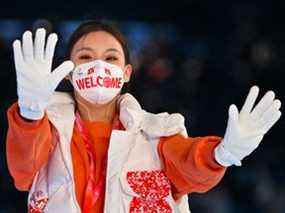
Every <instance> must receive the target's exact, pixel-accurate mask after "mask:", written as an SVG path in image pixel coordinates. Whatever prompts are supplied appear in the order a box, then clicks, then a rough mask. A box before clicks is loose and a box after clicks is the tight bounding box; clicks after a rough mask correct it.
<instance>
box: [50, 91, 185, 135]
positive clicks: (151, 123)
mask: <svg viewBox="0 0 285 213" xmlns="http://www.w3.org/2000/svg"><path fill="white" fill-rule="evenodd" d="M117 104H118V107H119V109H120V110H119V119H120V121H121V123H122V125H123V126H124V128H125V129H126V130H127V131H130V132H133V133H137V132H139V131H143V132H145V133H146V134H147V135H148V136H149V137H163V136H171V135H174V134H182V135H183V136H184V137H187V131H186V128H185V125H184V117H183V116H182V115H181V114H179V113H173V114H168V113H166V112H165V113H159V114H153V113H149V112H146V111H145V110H143V109H142V108H141V106H140V104H139V103H138V101H137V100H136V99H135V98H134V96H132V95H131V94H129V93H126V94H123V95H121V96H120V97H119V99H118V102H117ZM68 105H70V107H72V108H74V106H75V101H74V98H73V96H72V95H71V94H70V93H66V92H55V93H54V95H53V96H52V98H51V100H50V104H49V110H50V111H54V110H56V111H57V113H56V114H57V115H58V114H62V108H61V106H68ZM72 116H73V117H74V114H73V115H72Z"/></svg>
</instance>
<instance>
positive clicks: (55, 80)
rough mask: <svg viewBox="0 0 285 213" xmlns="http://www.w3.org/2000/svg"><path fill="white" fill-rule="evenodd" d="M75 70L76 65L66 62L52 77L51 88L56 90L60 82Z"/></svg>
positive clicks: (50, 79)
mask: <svg viewBox="0 0 285 213" xmlns="http://www.w3.org/2000/svg"><path fill="white" fill-rule="evenodd" d="M73 69H74V64H73V62H72V61H65V62H63V63H62V64H61V65H59V66H58V67H57V68H56V69H55V70H54V71H53V72H52V73H51V75H50V78H49V81H50V84H51V88H52V89H55V88H56V87H57V85H58V84H59V83H60V81H61V80H62V79H63V78H64V77H65V76H67V74H68V73H70V72H71V71H72V70H73Z"/></svg>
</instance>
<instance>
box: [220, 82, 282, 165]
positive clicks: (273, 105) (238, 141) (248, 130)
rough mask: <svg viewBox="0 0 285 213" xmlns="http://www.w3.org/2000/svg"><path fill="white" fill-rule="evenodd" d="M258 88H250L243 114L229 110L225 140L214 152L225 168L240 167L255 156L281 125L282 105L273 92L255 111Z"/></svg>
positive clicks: (231, 107) (261, 101)
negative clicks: (279, 124) (276, 126)
mask: <svg viewBox="0 0 285 213" xmlns="http://www.w3.org/2000/svg"><path fill="white" fill-rule="evenodd" d="M258 92H259V88H258V87H257V86H254V87H252V88H251V90H250V92H249V94H248V96H247V98H246V101H245V103H244V105H243V107H242V110H241V111H240V113H239V112H238V109H237V107H236V106H235V105H231V106H230V108H229V119H228V126H227V129H226V133H225V136H224V138H223V140H222V141H221V143H220V144H219V145H218V146H217V147H216V149H215V158H216V161H217V162H218V163H219V164H221V165H222V166H226V167H227V166H231V165H233V164H234V165H236V166H241V160H242V159H243V158H244V157H246V156H248V155H249V154H250V153H251V152H253V151H254V150H255V149H256V148H257V147H258V145H259V143H260V142H261V140H262V138H263V136H264V134H265V133H267V132H268V130H269V129H270V128H271V127H272V126H273V125H274V124H275V123H276V122H277V121H278V119H279V118H280V116H281V112H280V111H279V109H280V107H281V102H280V101H279V100H277V99H274V98H275V94H274V92H272V91H269V92H267V93H266V94H265V95H264V96H263V98H262V99H261V100H260V102H259V103H258V104H257V105H256V107H255V108H254V109H252V108H253V105H254V103H255V100H256V98H257V96H258Z"/></svg>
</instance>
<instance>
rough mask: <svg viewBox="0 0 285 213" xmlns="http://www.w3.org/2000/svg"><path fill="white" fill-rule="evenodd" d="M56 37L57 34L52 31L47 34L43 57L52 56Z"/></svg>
mask: <svg viewBox="0 0 285 213" xmlns="http://www.w3.org/2000/svg"><path fill="white" fill-rule="evenodd" d="M57 40H58V37H57V34H55V33H52V34H50V35H49V36H48V39H47V45H46V51H45V59H47V60H52V58H53V56H54V50H55V46H56V43H57Z"/></svg>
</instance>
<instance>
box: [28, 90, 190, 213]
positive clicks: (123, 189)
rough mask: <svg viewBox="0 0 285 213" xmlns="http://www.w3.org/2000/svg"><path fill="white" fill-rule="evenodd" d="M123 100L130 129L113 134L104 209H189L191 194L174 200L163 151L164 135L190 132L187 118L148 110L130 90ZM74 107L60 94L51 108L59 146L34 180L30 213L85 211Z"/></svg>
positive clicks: (118, 212) (110, 212)
mask: <svg viewBox="0 0 285 213" xmlns="http://www.w3.org/2000/svg"><path fill="white" fill-rule="evenodd" d="M118 104H119V108H120V115H119V119H120V121H121V123H122V124H123V126H124V127H125V129H126V130H125V131H121V130H113V131H112V134H111V137H110V143H109V149H108V159H107V173H106V188H105V190H106V193H105V206H104V213H127V212H150V209H151V208H153V210H156V211H155V212H167V213H170V212H173V213H174V212H175V213H189V212H190V210H189V206H188V198H187V195H185V196H183V197H182V198H181V199H180V201H177V202H175V201H174V199H173V197H172V195H171V190H170V182H169V180H168V178H167V177H166V175H165V174H164V172H163V171H162V168H163V165H161V161H160V159H159V156H158V153H157V143H158V142H159V138H160V137H162V136H171V135H174V134H178V133H180V134H182V135H184V136H185V137H186V136H187V132H186V129H185V126H184V118H183V116H182V115H180V114H171V115H170V114H168V113H160V114H152V113H148V112H146V111H144V110H142V109H141V107H140V105H139V104H138V102H137V101H136V100H135V98H134V97H133V96H131V95H130V94H125V95H122V96H121V97H120V99H119V101H118ZM74 111H75V103H74V100H73V98H72V97H71V95H69V94H67V93H61V92H56V93H55V95H54V96H53V98H52V100H51V102H50V104H49V107H48V109H47V111H46V112H47V115H48V118H49V120H50V122H51V123H52V124H53V126H54V127H55V128H54V129H53V144H54V145H55V147H54V150H53V152H52V154H51V155H50V158H49V161H48V163H47V165H45V166H44V167H43V168H41V169H40V171H39V172H37V174H36V176H35V178H34V180H33V184H32V187H31V189H30V191H29V198H28V205H29V211H30V212H48V213H65V212H66V213H67V212H68V213H80V212H81V210H80V207H79V204H78V203H77V200H76V195H75V184H74V175H73V166H72V156H71V151H70V147H71V146H70V143H71V138H72V133H73V127H74V120H75V114H74ZM56 132H58V134H56ZM57 135H58V136H59V137H58V136H57ZM58 138H59V140H58ZM146 182H147V183H148V184H146ZM149 183H151V184H149ZM144 207H146V208H147V210H146V209H144Z"/></svg>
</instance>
